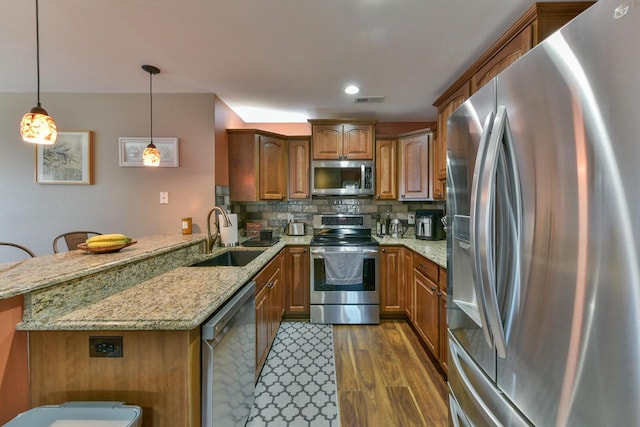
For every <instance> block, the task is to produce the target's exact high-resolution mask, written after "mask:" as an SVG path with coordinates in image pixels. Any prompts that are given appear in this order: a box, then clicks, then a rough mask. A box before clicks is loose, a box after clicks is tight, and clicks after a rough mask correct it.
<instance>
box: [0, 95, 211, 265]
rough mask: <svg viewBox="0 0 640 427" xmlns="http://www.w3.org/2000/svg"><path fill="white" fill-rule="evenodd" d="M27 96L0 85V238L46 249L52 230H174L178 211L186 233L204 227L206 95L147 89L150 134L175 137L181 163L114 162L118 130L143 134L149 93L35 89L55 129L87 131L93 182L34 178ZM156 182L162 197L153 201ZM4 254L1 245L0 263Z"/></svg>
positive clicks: (31, 101) (30, 98) (207, 200)
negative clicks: (24, 129)
mask: <svg viewBox="0 0 640 427" xmlns="http://www.w3.org/2000/svg"><path fill="white" fill-rule="evenodd" d="M35 98H36V97H35V94H6V93H5V94H0V241H10V242H15V243H20V244H23V245H25V246H27V247H29V248H30V249H31V250H32V251H34V252H35V253H36V255H47V254H51V253H52V252H53V251H52V246H51V244H52V241H53V238H54V237H55V236H56V235H58V234H60V233H63V232H66V231H71V230H78V229H88V230H96V231H100V232H103V233H119V232H121V233H125V234H128V235H130V236H132V237H134V238H136V237H142V236H148V235H155V234H173V233H180V231H181V230H180V219H181V218H182V217H186V216H191V217H193V221H194V232H198V231H200V230H206V225H205V224H204V222H205V221H206V215H207V212H208V211H209V209H210V208H211V207H212V206H213V203H214V200H215V182H214V176H215V170H214V169H215V168H214V164H215V159H214V143H215V141H214V138H215V137H214V134H215V125H214V123H215V120H214V98H215V96H214V95H213V94H154V97H153V115H154V120H153V123H154V136H156V137H161V136H168V137H173V136H176V137H178V138H179V149H180V167H179V168H143V167H140V168H131V167H126V168H125V167H120V166H119V165H118V138H119V137H125V136H126V137H148V136H149V96H148V94H46V93H45V94H42V95H41V100H42V103H43V107H44V108H46V109H47V111H48V112H49V114H51V115H52V117H53V118H54V119H55V120H56V123H57V125H58V130H59V131H79V130H91V131H93V162H94V184H93V185H51V184H49V185H45V184H37V183H36V182H35V175H34V172H35V160H34V158H35V155H34V153H35V148H34V145H32V144H28V143H25V142H23V141H22V140H21V139H20V135H19V131H18V124H19V122H20V119H21V118H22V115H23V114H24V113H25V112H26V111H28V110H29V109H30V108H31V107H33V105H35V101H36V99H35ZM160 191H168V192H169V204H167V205H160V203H159V193H160ZM3 256H4V257H5V258H4V259H3ZM7 256H8V255H6V252H0V262H4V261H8V260H9V259H7Z"/></svg>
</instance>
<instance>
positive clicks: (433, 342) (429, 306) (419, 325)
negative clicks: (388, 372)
mask: <svg viewBox="0 0 640 427" xmlns="http://www.w3.org/2000/svg"><path fill="white" fill-rule="evenodd" d="M413 286H414V288H415V289H414V292H415V298H416V307H415V313H414V318H415V321H414V322H413V325H414V326H415V328H416V329H417V330H418V333H419V334H420V336H421V337H422V339H423V340H425V342H426V344H427V347H429V350H431V352H432V353H433V355H434V356H436V357H438V356H439V355H440V339H439V335H438V334H439V329H438V327H439V323H438V317H439V313H440V311H439V310H440V308H439V305H438V285H437V284H435V283H434V282H432V281H431V280H430V279H429V278H428V277H426V276H425V275H424V274H422V273H421V272H420V270H418V269H416V268H414V270H413Z"/></svg>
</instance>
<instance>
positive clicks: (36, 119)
mask: <svg viewBox="0 0 640 427" xmlns="http://www.w3.org/2000/svg"><path fill="white" fill-rule="evenodd" d="M20 136H21V137H22V140H23V141H25V142H31V143H33V144H43V145H52V144H54V143H55V142H56V138H57V136H58V128H57V126H56V122H54V121H53V119H52V118H51V116H49V114H48V113H47V111H46V110H45V109H44V108H42V107H33V108H32V109H31V111H29V112H28V113H27V114H25V115H24V117H22V121H21V122H20Z"/></svg>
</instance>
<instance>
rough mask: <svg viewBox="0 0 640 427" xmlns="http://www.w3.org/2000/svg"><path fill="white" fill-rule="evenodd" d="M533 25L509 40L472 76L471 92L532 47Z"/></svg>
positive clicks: (475, 90)
mask: <svg viewBox="0 0 640 427" xmlns="http://www.w3.org/2000/svg"><path fill="white" fill-rule="evenodd" d="M532 39H533V37H532V27H531V25H528V26H526V27H525V28H523V29H522V31H520V33H518V34H517V35H516V36H515V37H514V38H513V39H511V40H510V41H509V42H507V43H506V44H505V45H504V46H503V47H502V48H501V49H500V51H499V52H498V53H497V54H496V55H494V56H493V57H492V58H491V59H489V60H488V61H487V62H486V63H485V64H484V65H482V66H481V67H480V68H479V69H478V70H477V71H476V72H475V73H473V75H472V76H471V93H475V92H477V91H478V89H480V88H481V87H482V86H484V85H485V84H486V83H488V82H489V81H490V80H491V79H492V78H494V77H495V76H497V75H498V74H499V73H500V72H501V71H503V70H505V69H506V68H507V67H508V66H509V65H511V64H513V63H514V62H516V61H517V60H518V59H519V58H520V57H521V56H522V55H524V54H525V53H527V52H528V51H529V50H530V49H531V43H532V42H533V40H532Z"/></svg>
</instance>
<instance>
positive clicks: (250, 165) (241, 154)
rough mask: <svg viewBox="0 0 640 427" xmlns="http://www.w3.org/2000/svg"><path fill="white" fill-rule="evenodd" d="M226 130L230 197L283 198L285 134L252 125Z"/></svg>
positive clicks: (285, 161) (285, 171)
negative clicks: (266, 130) (257, 128)
mask: <svg viewBox="0 0 640 427" xmlns="http://www.w3.org/2000/svg"><path fill="white" fill-rule="evenodd" d="M227 133H228V135H229V194H230V198H231V200H233V201H237V202H253V201H257V200H283V199H284V198H285V197H286V193H287V140H286V137H284V136H282V135H278V134H274V133H270V132H264V131H259V130H256V129H228V130H227Z"/></svg>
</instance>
